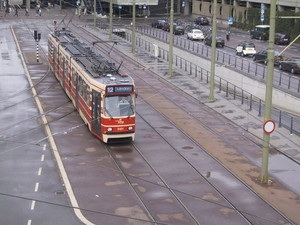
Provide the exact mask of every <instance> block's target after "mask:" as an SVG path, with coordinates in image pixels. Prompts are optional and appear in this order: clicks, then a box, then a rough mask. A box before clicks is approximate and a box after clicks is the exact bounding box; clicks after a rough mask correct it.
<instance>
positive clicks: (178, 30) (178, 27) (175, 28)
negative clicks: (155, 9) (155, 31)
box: [161, 22, 184, 35]
mask: <svg viewBox="0 0 300 225" xmlns="http://www.w3.org/2000/svg"><path fill="white" fill-rule="evenodd" d="M161 29H162V30H164V31H168V32H170V23H169V22H166V23H164V24H163V26H162V28H161ZM173 33H174V34H180V35H183V34H184V26H182V25H178V24H177V23H173Z"/></svg>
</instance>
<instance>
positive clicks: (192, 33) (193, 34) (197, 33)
mask: <svg viewBox="0 0 300 225" xmlns="http://www.w3.org/2000/svg"><path fill="white" fill-rule="evenodd" d="M186 35H187V39H191V40H192V41H193V40H201V41H203V40H204V34H203V32H202V31H201V30H199V29H191V30H188V31H187V34H186Z"/></svg>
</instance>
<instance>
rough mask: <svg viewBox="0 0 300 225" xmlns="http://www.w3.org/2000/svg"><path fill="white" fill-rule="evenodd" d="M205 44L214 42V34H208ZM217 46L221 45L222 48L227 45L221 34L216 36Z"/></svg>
mask: <svg viewBox="0 0 300 225" xmlns="http://www.w3.org/2000/svg"><path fill="white" fill-rule="evenodd" d="M204 44H206V45H210V46H211V44H212V35H211V34H210V35H208V36H207V37H206V38H205V39H204ZM216 46H220V47H222V48H224V46H225V40H224V38H223V37H222V36H221V35H217V36H216Z"/></svg>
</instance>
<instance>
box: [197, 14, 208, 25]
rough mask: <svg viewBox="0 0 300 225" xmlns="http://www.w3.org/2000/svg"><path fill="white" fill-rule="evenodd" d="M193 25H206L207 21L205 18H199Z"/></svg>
mask: <svg viewBox="0 0 300 225" xmlns="http://www.w3.org/2000/svg"><path fill="white" fill-rule="evenodd" d="M194 23H195V24H198V25H208V24H209V21H208V19H207V17H206V16H199V17H197V18H196V19H195V20H194Z"/></svg>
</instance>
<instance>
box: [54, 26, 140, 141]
mask: <svg viewBox="0 0 300 225" xmlns="http://www.w3.org/2000/svg"><path fill="white" fill-rule="evenodd" d="M48 57H49V63H50V67H51V70H52V71H53V72H54V74H55V76H56V78H57V79H58V80H59V82H60V84H61V86H62V87H63V89H64V90H65V92H66V93H67V95H68V96H69V98H70V99H71V100H72V102H73V104H74V106H75V107H76V109H77V110H78V112H79V114H80V116H81V117H82V119H83V120H84V121H85V123H86V124H87V125H88V127H89V130H90V131H91V132H92V133H93V134H94V135H95V136H96V137H98V138H99V139H100V140H102V141H103V142H105V143H110V142H123V141H133V140H134V136H135V96H136V95H135V86H134V81H133V79H132V78H131V77H130V76H128V75H123V74H121V73H120V72H119V68H118V67H117V66H116V65H115V64H114V63H112V62H110V61H109V60H107V59H106V58H105V57H103V56H101V55H100V54H97V53H96V52H95V51H93V50H92V48H91V47H90V46H88V45H87V44H85V43H82V42H80V41H79V40H78V39H77V38H76V37H75V36H74V35H73V34H72V33H71V32H70V31H67V30H60V31H55V32H54V33H51V34H50V35H49V38H48Z"/></svg>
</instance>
